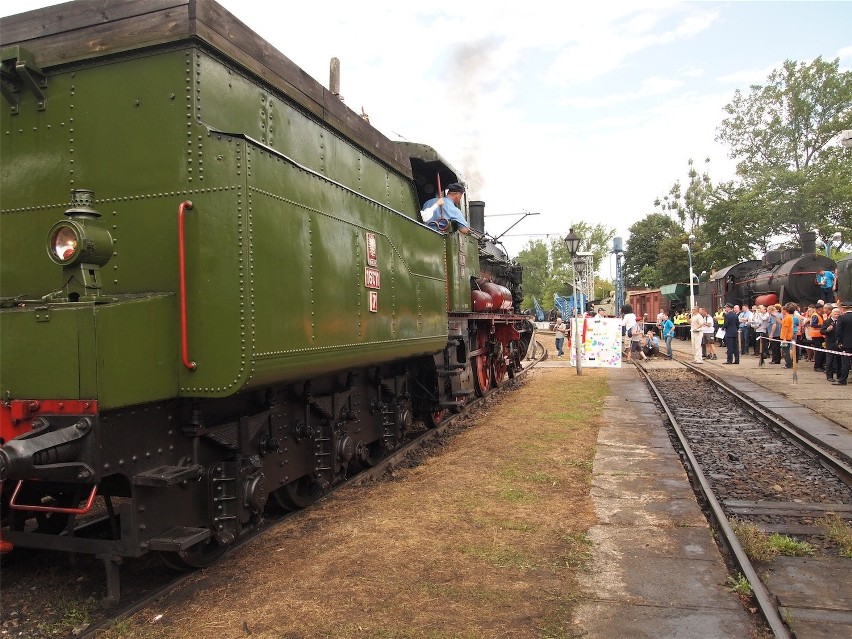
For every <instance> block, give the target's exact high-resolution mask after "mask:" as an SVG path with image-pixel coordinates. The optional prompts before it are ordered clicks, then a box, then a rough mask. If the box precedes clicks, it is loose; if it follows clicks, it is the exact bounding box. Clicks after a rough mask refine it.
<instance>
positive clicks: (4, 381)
mask: <svg viewBox="0 0 852 639" xmlns="http://www.w3.org/2000/svg"><path fill="white" fill-rule="evenodd" d="M84 326H85V324H84ZM0 349H2V357H0V393H2V396H3V397H6V396H7V394H8V396H9V397H11V398H12V399H15V398H22V399H27V398H35V399H41V398H45V397H51V398H58V399H79V398H80V375H81V370H80V366H81V364H82V365H83V366H86V364H85V363H83V362H81V360H80V349H79V339H78V313H77V312H76V311H75V310H74V309H62V308H48V307H46V306H44V307H28V308H17V309H3V310H2V311H0ZM92 368H94V364H93V363H92ZM83 374H84V375H86V374H87V373H85V372H84V373H83ZM90 397H91V396H90Z"/></svg>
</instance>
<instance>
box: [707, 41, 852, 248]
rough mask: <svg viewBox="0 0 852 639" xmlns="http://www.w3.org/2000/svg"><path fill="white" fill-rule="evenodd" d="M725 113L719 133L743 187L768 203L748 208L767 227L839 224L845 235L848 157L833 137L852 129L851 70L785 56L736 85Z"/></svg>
mask: <svg viewBox="0 0 852 639" xmlns="http://www.w3.org/2000/svg"><path fill="white" fill-rule="evenodd" d="M725 112H726V113H727V114H728V117H726V118H725V119H724V120H723V121H722V125H721V127H720V128H719V135H718V139H719V140H720V141H721V142H725V143H727V144H729V145H730V147H731V156H732V157H733V158H735V159H737V160H738V161H739V163H738V165H737V172H738V174H739V176H740V178H741V180H742V185H743V187H745V188H746V189H747V190H749V191H750V192H751V193H752V194H753V198H754V199H755V200H756V201H762V202H764V203H765V204H766V205H767V206H766V207H765V208H759V209H756V210H754V213H755V214H760V213H763V214H764V215H765V216H766V217H767V221H768V222H769V226H770V228H772V230H773V232H774V234H776V235H779V234H782V235H783V234H786V235H794V236H798V235H799V234H800V233H801V231H805V230H810V229H818V230H819V233H820V235H821V236H822V237H828V236H830V235H831V234H832V233H834V232H835V231H838V230H840V231H841V232H844V233H845V234H846V235H845V237H844V239H845V240H846V242H849V240H850V237H849V232H850V230H852V229H850V221H849V220H850V219H852V215H850V212H852V186H850V182H852V180H850V171H852V168H850V164H852V163H850V161H849V158H848V155H846V156H845V157H844V153H846V154H848V151H844V150H843V149H840V148H838V147H837V146H835V145H832V141H833V140H834V139H835V138H836V136H837V135H838V133H840V131H842V130H844V129H849V128H852V72H849V71H845V72H841V71H840V69H839V59H837V60H834V61H831V62H826V61H824V60H823V59H822V58H821V57H819V58H816V59H815V60H814V61H813V62H811V63H810V64H808V63H796V62H794V61H792V60H787V61H785V62H784V64H783V65H782V66H781V68H780V69H775V70H774V71H773V72H772V73H771V74H770V75H769V77H768V78H767V82H766V84H765V85H754V86H752V87H751V91H750V92H749V93H748V94H747V95H744V94H743V93H742V92H741V91H739V90H737V91H736V92H735V94H734V98H733V100H732V101H731V102H730V103H729V104H728V105H726V106H725Z"/></svg>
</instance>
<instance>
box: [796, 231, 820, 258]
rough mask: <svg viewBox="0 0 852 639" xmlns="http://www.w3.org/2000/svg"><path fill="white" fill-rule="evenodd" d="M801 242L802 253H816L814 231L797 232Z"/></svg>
mask: <svg viewBox="0 0 852 639" xmlns="http://www.w3.org/2000/svg"><path fill="white" fill-rule="evenodd" d="M799 238H800V240H801V243H802V255H813V254H814V253H816V233H814V232H813V231H802V232H801V233H800V234H799Z"/></svg>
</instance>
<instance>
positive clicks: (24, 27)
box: [0, 0, 190, 47]
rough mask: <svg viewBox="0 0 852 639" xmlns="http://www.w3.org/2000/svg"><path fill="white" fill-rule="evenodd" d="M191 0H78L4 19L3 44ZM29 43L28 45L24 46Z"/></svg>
mask: <svg viewBox="0 0 852 639" xmlns="http://www.w3.org/2000/svg"><path fill="white" fill-rule="evenodd" d="M189 2H190V0H77V1H76V2H65V3H63V4H58V5H54V6H52V7H44V8H42V9H35V10H34V11H27V12H26V13H19V14H17V15H14V16H8V17H6V18H0V46H4V47H5V46H7V45H8V44H9V43H13V44H24V43H25V42H27V41H28V40H35V39H37V38H43V37H45V36H52V35H56V34H60V33H67V32H68V31H74V30H76V29H88V28H90V27H92V26H93V25H96V24H106V23H109V22H115V21H117V20H125V19H127V18H132V17H134V16H138V15H143V14H146V13H155V12H158V11H163V10H166V9H170V8H174V7H179V6H181V5H183V6H186V5H188V4H189ZM24 46H27V45H24Z"/></svg>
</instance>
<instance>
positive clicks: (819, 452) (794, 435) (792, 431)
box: [678, 360, 852, 486]
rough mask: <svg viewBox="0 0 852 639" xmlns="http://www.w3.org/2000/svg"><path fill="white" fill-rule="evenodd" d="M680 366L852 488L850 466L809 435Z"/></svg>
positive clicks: (724, 384) (718, 381)
mask: <svg viewBox="0 0 852 639" xmlns="http://www.w3.org/2000/svg"><path fill="white" fill-rule="evenodd" d="M678 361H679V362H680V363H681V364H683V365H684V366H686V367H687V368H688V369H690V370H692V371H695V372H696V373H698V374H700V375H703V376H704V377H705V378H707V379H709V380H710V381H712V382H713V383H715V384H717V385H718V386H720V387H722V388H724V389H725V391H726V392H728V393H729V394H731V395H732V396H733V397H734V398H736V399H737V400H738V401H740V402H741V403H743V404H745V405H746V406H747V407H748V408H749V409H750V410H751V411H752V412H753V413H757V414H758V415H760V416H761V417H762V418H764V419H765V420H767V421H769V422H771V425H772V427H774V428H778V430H780V431H782V434H783V435H784V436H785V437H786V438H787V439H788V440H790V441H791V442H792V443H793V444H795V445H797V446H799V447H800V448H802V449H803V450H805V451H806V452H807V453H809V454H811V455H813V456H815V457H816V458H817V459H818V460H819V462H820V464H822V465H823V466H825V467H826V468H828V469H829V470H830V471H832V472H833V473H834V474H835V475H837V477H838V478H840V480H841V481H843V482H844V483H845V484H846V485H847V486H852V465H850V464H849V463H847V462H845V461H843V460H842V459H840V458H839V457H838V456H836V455H835V454H833V453H832V452H831V451H829V450H826V449H825V448H824V447H823V446H822V445H820V444H821V443H820V442H816V441H814V440H812V439H811V438H810V434H809V433H807V432H803V431H801V430H799V429H798V428H796V427H795V426H794V425H793V424H790V423H789V422H787V421H786V420H785V419H784V418H783V417H781V416H780V415H777V414H776V413H773V412H772V411H771V410H768V409H767V408H765V407H763V406H761V405H760V404H757V403H755V402H754V401H753V400H751V399H749V398H748V397H746V396H745V395H743V394H742V393H740V392H739V391H738V390H736V389H735V388H733V387H732V386H731V385H730V384H728V383H727V382H726V381H725V380H723V379H719V378H718V377H716V376H715V375H713V374H711V373H709V372H707V371H706V370H705V369H703V368H698V367H696V366H694V365H692V364H690V363H689V362H685V361H683V360H678Z"/></svg>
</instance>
